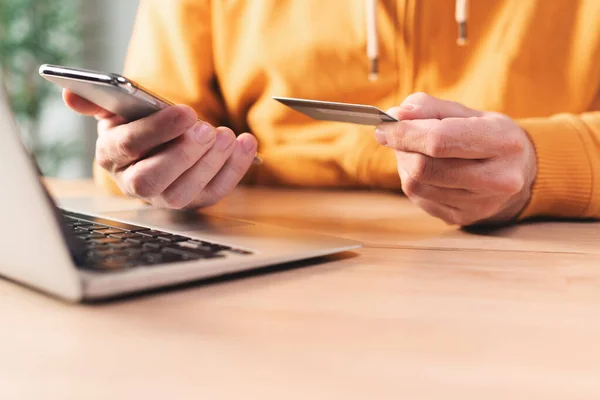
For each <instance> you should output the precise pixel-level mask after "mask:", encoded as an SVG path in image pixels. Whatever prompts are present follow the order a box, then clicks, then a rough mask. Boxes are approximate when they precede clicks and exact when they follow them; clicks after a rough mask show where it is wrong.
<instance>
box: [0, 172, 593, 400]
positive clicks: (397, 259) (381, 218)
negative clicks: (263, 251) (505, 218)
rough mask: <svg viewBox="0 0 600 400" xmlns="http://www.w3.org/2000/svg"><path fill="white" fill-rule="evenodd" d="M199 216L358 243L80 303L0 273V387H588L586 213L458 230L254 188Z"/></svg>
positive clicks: (243, 393)
mask: <svg viewBox="0 0 600 400" xmlns="http://www.w3.org/2000/svg"><path fill="white" fill-rule="evenodd" d="M51 185H52V186H53V187H54V188H55V189H56V190H55V191H56V192H57V193H65V194H68V195H70V196H81V195H82V194H85V193H89V190H88V189H86V190H85V193H82V192H79V191H78V188H83V187H84V186H86V184H82V185H81V186H79V185H75V186H73V187H68V184H64V183H62V182H59V183H55V182H52V183H51ZM63 190H64V192H63ZM209 212H211V213H219V214H222V215H227V216H235V217H244V218H246V219H252V220H256V221H266V222H272V223H281V224H284V225H289V226H299V227H302V228H305V229H310V230H314V231H319V232H328V233H338V234H341V235H342V236H347V237H352V238H363V240H365V241H366V242H367V246H366V247H365V248H363V249H360V250H358V251H356V252H352V253H344V254H340V255H336V256H332V257H327V258H323V259H319V260H313V261H311V262H304V263H297V264H293V265H288V266H286V267H285V268H274V269H273V268H272V269H268V270H267V271H266V272H261V273H256V274H251V275H246V276H243V277H241V278H238V279H226V280H215V281H212V282H210V283H208V284H206V283H204V284H198V283H196V284H190V285H186V286H184V287H179V288H176V289H169V290H163V291H158V292H155V293H151V294H145V295H140V296H135V297H130V298H127V299H123V300H120V301H113V302H109V303H100V304H94V305H79V306H72V305H67V304H64V303H62V302H59V301H56V300H53V299H50V298H48V297H47V296H45V295H42V294H38V293H36V292H33V291H31V290H28V289H25V288H23V287H21V286H18V285H15V284H13V283H10V282H6V281H0V300H1V301H0V315H2V318H3V329H2V330H0V339H1V340H0V360H1V363H0V398H7V399H13V398H28V399H29V398H31V399H34V398H35V399H38V398H44V399H83V398H85V399H88V398H89V399H106V398H111V399H120V398H123V399H129V398H149V399H155V398H156V399H158V398H177V399H196V398H207V399H266V398H269V399H271V398H272V399H306V398H331V399H339V398H349V399H372V398H373V399H375V398H376V399H384V398H385V399H388V398H389V399H403V398H406V399H430V398H435V399H454V398H456V399H484V398H485V399H506V398H544V399H588V398H589V399H597V398H600V380H599V379H598V377H599V376H600V346H597V342H598V338H599V337H600V255H598V254H597V253H598V249H597V247H598V246H594V241H595V243H598V240H597V239H598V227H599V226H598V225H597V224H595V223H582V224H578V223H565V224H561V223H550V224H541V225H539V224H535V225H529V226H526V227H518V228H511V229H507V230H504V231H501V232H500V233H492V234H485V235H484V234H469V233H466V232H462V231H459V230H456V229H455V228H452V227H446V226H444V225H443V224H440V223H438V222H437V221H435V220H433V219H430V218H428V217H425V216H424V215H423V214H422V213H421V212H420V211H418V210H417V209H416V208H415V207H414V206H412V205H411V204H410V203H408V202H407V201H405V199H403V198H401V197H398V196H396V195H392V194H381V193H379V194H378V193H366V192H362V193H361V192H349V193H343V192H312V191H288V190H269V189H242V190H239V191H237V192H235V194H234V195H233V196H232V197H231V198H230V199H228V200H227V201H225V202H224V203H222V204H220V205H219V206H217V207H214V208H213V209H211V210H209ZM559 238H563V239H562V240H559Z"/></svg>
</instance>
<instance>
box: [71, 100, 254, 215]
mask: <svg viewBox="0 0 600 400" xmlns="http://www.w3.org/2000/svg"><path fill="white" fill-rule="evenodd" d="M63 98H64V101H65V103H66V104H67V105H68V106H69V107H70V108H72V109H73V110H75V111H77V112H78V113H80V114H84V115H93V116H95V117H96V119H98V141H97V143H96V161H97V162H98V164H99V165H100V166H101V167H102V168H104V169H105V170H107V171H108V172H109V173H110V174H111V175H112V177H113V178H114V179H115V181H116V182H117V185H118V186H119V188H120V189H121V190H122V191H123V192H124V193H126V194H129V195H131V196H135V197H138V198H140V199H143V200H145V201H147V202H149V203H151V204H153V205H155V206H157V207H166V208H197V207H203V206H208V205H212V204H214V203H216V202H217V201H219V200H220V199H221V198H223V197H225V196H226V195H227V194H228V193H229V192H230V191H231V190H233V188H234V187H235V186H236V185H237V184H238V183H239V181H240V180H241V179H242V177H243V176H244V174H245V173H246V171H247V170H248V168H249V167H250V165H251V164H252V161H253V159H254V155H255V153H256V146H257V145H256V139H255V138H254V136H252V135H250V134H247V133H245V134H243V135H240V136H239V137H237V138H236V137H235V135H234V134H233V132H232V131H231V129H229V128H224V127H220V128H214V127H213V126H211V125H210V124H208V123H205V122H202V121H199V120H198V117H197V115H196V113H195V112H194V110H192V109H191V108H190V107H187V106H182V105H177V106H172V107H169V108H166V109H164V110H161V111H159V112H156V113H154V114H152V115H150V116H149V117H146V118H142V119H140V120H137V121H134V122H130V123H126V121H125V120H124V119H123V118H121V117H119V116H116V115H114V114H111V113H110V112H108V111H106V110H104V109H102V108H100V107H98V106H97V105H95V104H92V103H90V102H88V101H87V100H84V99H83V98H81V97H79V96H77V95H75V94H73V93H71V92H68V91H64V92H63Z"/></svg>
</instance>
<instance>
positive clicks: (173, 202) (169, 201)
mask: <svg viewBox="0 0 600 400" xmlns="http://www.w3.org/2000/svg"><path fill="white" fill-rule="evenodd" d="M160 197H161V200H162V201H163V203H164V204H165V205H166V206H167V207H168V208H171V209H175V210H180V209H182V208H185V207H187V206H188V205H189V204H190V203H191V200H190V199H189V198H188V196H186V194H184V193H180V192H178V191H176V190H167V191H166V192H164V193H163V194H162V195H161V196H160Z"/></svg>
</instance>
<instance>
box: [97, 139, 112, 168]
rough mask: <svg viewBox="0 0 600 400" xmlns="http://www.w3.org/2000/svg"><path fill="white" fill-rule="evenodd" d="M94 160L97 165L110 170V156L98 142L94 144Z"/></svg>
mask: <svg viewBox="0 0 600 400" xmlns="http://www.w3.org/2000/svg"><path fill="white" fill-rule="evenodd" d="M96 162H97V163H98V165H99V166H100V167H101V168H102V169H105V170H107V171H110V170H111V169H112V166H113V162H112V160H111V158H110V157H108V155H107V154H106V151H105V150H104V148H103V147H102V146H101V145H100V143H97V144H96Z"/></svg>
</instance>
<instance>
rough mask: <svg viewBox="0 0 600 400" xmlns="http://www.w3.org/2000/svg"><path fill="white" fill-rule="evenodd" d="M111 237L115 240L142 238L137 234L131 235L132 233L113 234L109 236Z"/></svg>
mask: <svg viewBox="0 0 600 400" xmlns="http://www.w3.org/2000/svg"><path fill="white" fill-rule="evenodd" d="M109 236H110V237H113V238H117V239H129V238H138V237H140V235H139V234H137V233H130V232H125V233H112V234H109Z"/></svg>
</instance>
